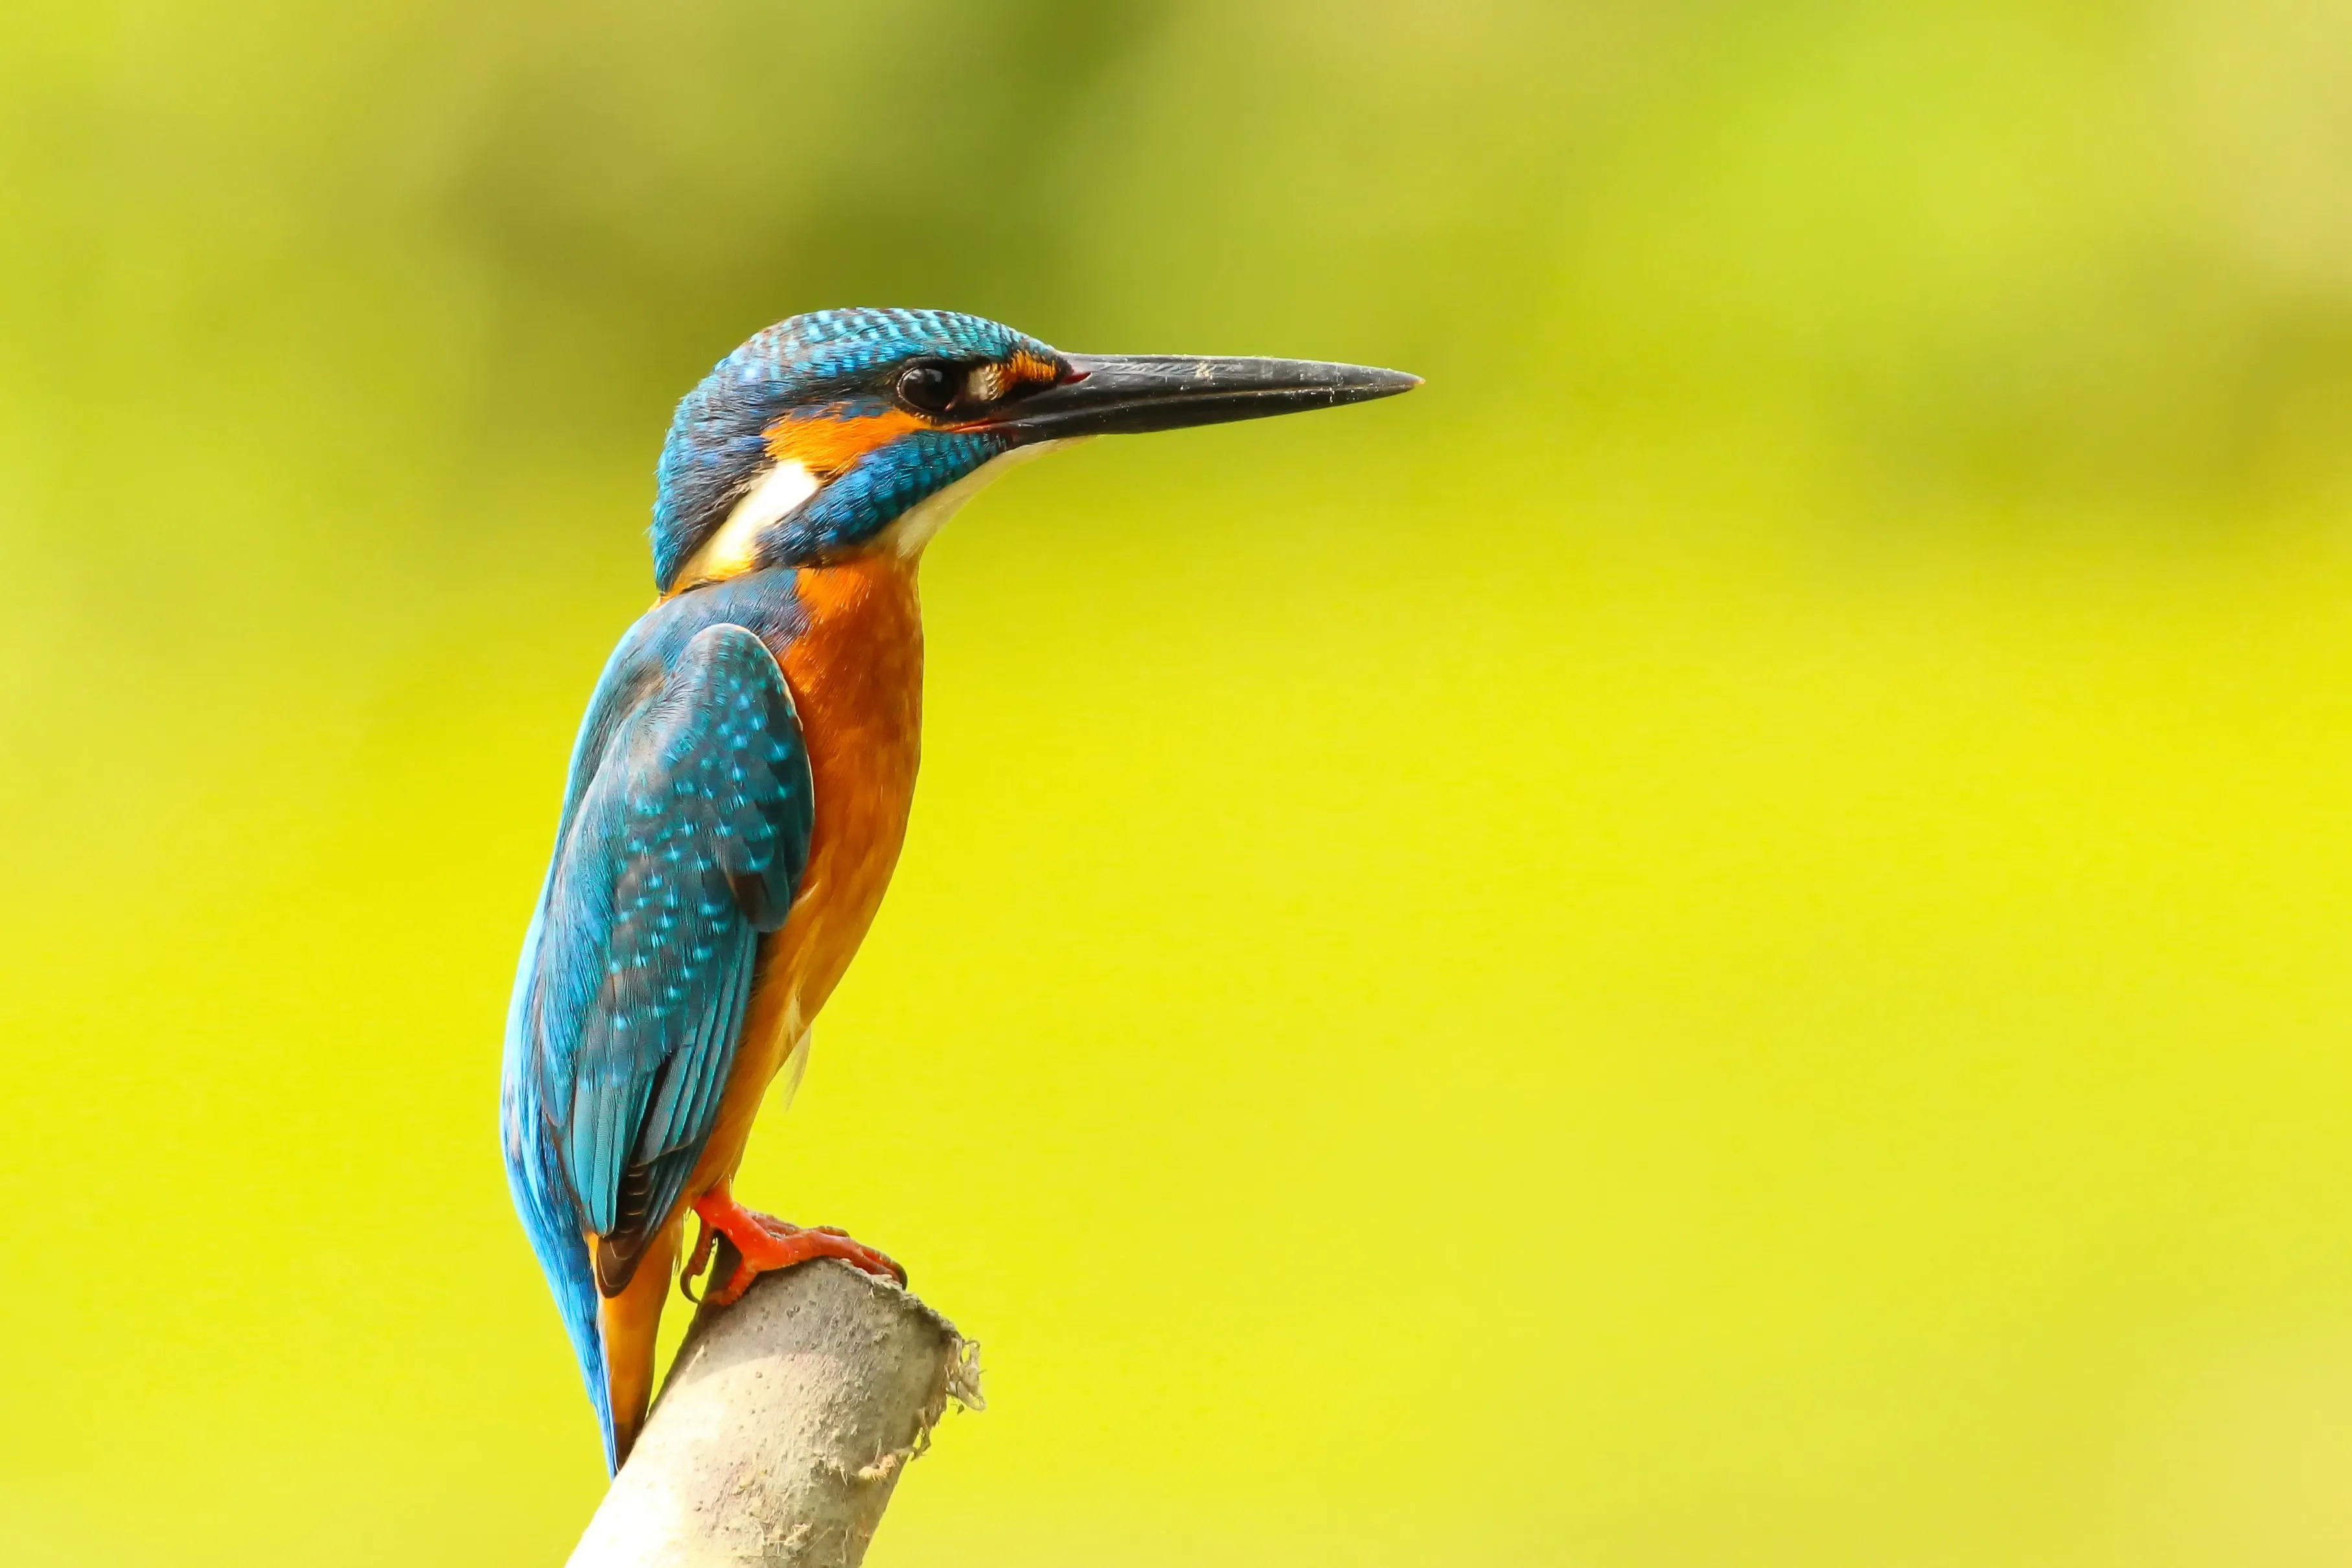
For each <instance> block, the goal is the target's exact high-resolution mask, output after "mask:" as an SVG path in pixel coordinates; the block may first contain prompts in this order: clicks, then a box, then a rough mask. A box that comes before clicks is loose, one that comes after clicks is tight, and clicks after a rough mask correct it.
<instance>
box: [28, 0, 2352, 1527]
mask: <svg viewBox="0 0 2352 1568" xmlns="http://www.w3.org/2000/svg"><path fill="white" fill-rule="evenodd" d="M2347 106H2352V9H2347V7H2346V6H2345V5H2340V4H2336V5H2298V4H2294V3H2292V0H2256V3H2254V4H2251V5H2248V4H2237V5H2224V4H2220V3H2218V0H2214V3H2206V4H2195V3H2189V0H2180V3H2178V4H2168V5H2167V4H2149V5H2129V4H2067V5H2052V4H2047V3H2034V4H2012V3H2008V0H1993V3H1991V4H1978V5H1949V6H1926V5H1861V4H1836V3H1808V0H1795V3H1777V4H1684V3H1665V4H1655V3H1649V4H1637V3H1632V0H1624V3H1616V4H1591V5H1549V4H1539V3H1536V0H1526V3H1521V4H1511V3H1507V0H1444V3H1437V0H1431V3H1427V4H1415V5H1407V4H1362V3H1342V0H1315V3H1303V4H1286V5H1255V4H1247V3H1244V0H1227V3H1224V4H1189V5H1178V4H1150V5H1143V4H1139V5H1087V4H1080V3H1078V0H1031V3H1026V4H1019V5H971V4H966V5H950V4H936V5H932V4H920V5H919V4H911V3H892V4H877V5H858V6H824V7H818V6H814V5H797V4H785V3H782V0H761V3H754V0H737V3H719V0H695V3H691V4H679V5H633V4H628V3H625V0H593V3H589V4H582V3H580V0H505V3H502V4H496V5H477V4H458V3H457V0H421V3H417V0H410V3H403V4H390V3H373V4H363V5H353V4H351V3H350V0H335V3H329V0H245V3H243V4H239V5H226V4H213V5H201V4H194V3H191V0H111V3H107V4H87V3H76V4H71V5H68V4H63V3H58V4H47V3H46V0H34V3H33V4H31V5H24V4H19V5H14V6H11V7H9V8H8V9H7V10H6V12H5V16H0V822H5V825H6V837H5V845H6V854H7V859H8V875H7V881H6V887H7V889H8V896H7V898H6V900H5V907H0V965H5V984H0V1052H5V1057H0V1065H4V1066H5V1073H0V1082H5V1086H6V1087H5V1090H0V1212H5V1214H6V1215H7V1216H8V1218H7V1220H6V1222H5V1249H4V1250H0V1257H5V1262H0V1283H5V1289H0V1347H5V1379H0V1538H5V1548H0V1555H5V1558H6V1560H7V1561H8V1562H10V1563H29V1564H37V1565H42V1568H47V1565H49V1564H64V1563H72V1564H81V1563H97V1564H114V1563H158V1564H162V1563H171V1564H192V1563H237V1564H248V1563H362V1564H366V1563H383V1564H392V1563H403V1564H405V1563H451V1564H462V1563H484V1564H488V1563H502V1564H503V1563H552V1562H555V1561H557V1560H559V1559H560V1557H561V1555H562V1552H563V1550H564V1549H565V1547H566V1546H567V1544H568V1542H569V1541H570V1539H571V1538H572V1534H573V1533H574V1532H575V1531H576V1530H577V1529H578V1527H579V1525H580V1524H581V1523H582V1521H583V1520H584V1518H585V1516H586V1514H587V1512H588V1510H590V1508H591V1507H592V1506H593V1501H594V1500H595V1497H596V1495H597V1491H598V1488H599V1485H600V1471H599V1467H598V1464H597V1461H596V1456H595V1447H594V1440H593V1434H592V1430H591V1426H590V1421H589V1417H588V1414H587V1411H586V1408H585V1406H584V1405H583V1401H582V1399H581V1397H580V1395H579V1393H578V1390H577V1388H576V1386H575V1385H574V1383H573V1380H572V1369H571V1363H570V1360H569V1356H568V1354H567V1352H566V1351H565V1350H564V1348H563V1346H562V1341H561V1337H560V1334H559V1331H558V1328H557V1325H556V1321H555V1319H554V1316H553V1313H552V1311H551V1309H550V1307H549V1305H548V1303H547V1301H546V1300H545V1296H544V1292H543V1290H542V1289H541V1284H540V1281H539V1279H538V1277H537V1275H536V1274H535V1272H534V1271H533V1268H532V1267H531V1264H530V1258H529V1255H528V1253H527V1251H526V1249H525V1247H524V1246H523V1245H522V1242H521V1239H520V1236H519V1234H518V1232H517V1230H516V1227H515V1226H514V1223H513V1221H512V1219H511V1217H510V1215H509V1212H508V1207H507V1200H506V1194H505V1192H504V1187H503V1182H502V1178H501V1176H500V1173H499V1168H498V1162H497V1157H496V1152H495V1146H494V1137H493V1101H494V1099H495V1079H496V1074H497V1063H496V1058H497V1054H498V1039H499V1029H500V1025H501V1021H502V1015H503V1009H504V1005H505V996H506V990H507V985H508V983H509V977H510V973H511V963H512V956H513V951H514V947H515V943H516V941H517V939H518V937H519V935H520V927H521V924H522V921H523V917H524V914H525V912H526V906H527V904H528V902H529V900H530V896H531V893H532V891H533V889H535V888H536V886H537V882H538V878H539V874H540V868H541V864H542V863H543V857H544V854H545V852H546V849H547V843H548V837H549V832H550V828H551V818H552V814H553V810H554V806H555V796H556V793H557V789H558V784H559V775H560V773H561V768H562V759H563V756H564V753H565V750H566V747H567V746H568V744H569V741H570V734H571V730H572V724H573V722H574V721H575V718H576V716H577V713H578V710H579V709H580V706H581V704H582V702H583V699H584V697H585V696H586V693H587V691H588V689H589V687H590V685H591V683H592V682H593V679H594V675H595V671H596V669H597V667H598V664H599V661H600V660H601V658H602V657H603V655H604V650H605V649H606V647H608V646H609V645H610V643H611V641H612V640H613V638H614V637H615V636H616V635H617V634H618V632H619V631H620V629H621V628H622V627H623V626H625V624H626V623H627V621H628V620H629V618H630V617H631V616H633V615H634V614H635V613H636V611H637V610H638V609H639V608H640V607H641V606H642V605H643V604H644V602H645V601H646V597H647V592H648V589H647V568H646V552H645V547H644V541H643V536H642V529H643V523H644V519H645V514H646V504H647V501H648V499H649V497H648V487H649V480H648V474H649V470H650V468H651V464H652V459H653V456H654V453H655V450H656V445H657V442H658V439H659V436H660V432H661V430H662V427H663V426H664V423H665V421H666V419H667V412H668V407H669V405H670V403H671V402H672V401H673V400H674V399H675V398H676V397H677V395H678V394H679V393H680V392H682V391H683V390H684V389H685V388H686V387H687V386H688V385H689V384H691V383H692V381H693V380H694V379H695V378H696V377H697V376H698V374H700V373H701V371H702V370H703V369H704V368H705V367H707V365H708V364H709V362H710V361H712V360H713V359H715V358H716V357H717V356H718V355H719V354H720V353H723V352H724V351H725V350H727V349H728V348H729V347H730V346H731V345H732V344H733V343H734V342H737V341H738V340H739V339H740V338H741V337H742V336H744V335H745V334H746V333H748V332H749V331H751V330H752V329H754V328H756V327H758V326H759V325H761V324H763V323H764V322H766V321H770V320H772V319H774V318H776V317H778V316H781V315H783V314H785V313H788V312H790V311H793V310H801V309H806V308H811V307H814V306H817V305H822V304H840V303H923V304H939V305H948V306H955V307H961V308H964V309H970V310H981V311H983V312H987V313H990V314H994V315H998V316H1001V317H1003V318H1005V319H1008V320H1011V321H1015V322H1017V323H1018V324H1020V325H1022V326H1023V327H1024V328H1026V329H1029V330H1031V331H1035V332H1037V333H1038V334H1040V335H1041V336H1044V337H1045V338H1047V339H1049V340H1050V341H1053V342H1058V343H1061V344H1064V345H1066V346H1069V347H1074V348H1085V349H1094V350H1118V349H1133V350H1164V349H1192V350H1202V351H1213V352H1258V353H1290V354H1308V355H1317V356H1326V357H1337V358H1349V359H1359V360H1366V361H1371V362H1374V363H1393V364H1400V365H1403V366H1406V367H1408V368H1411V369H1413V370H1416V371H1419V372H1421V373H1423V374H1425V375H1427V376H1428V377H1429V384H1428V386H1427V387H1426V388H1425V389H1424V390H1423V391H1422V392H1421V393H1418V394H1416V395H1414V396H1413V397H1412V398H1410V399H1406V400H1402V401H1400V402H1396V403H1391V404H1386V405H1381V406H1379V407H1377V408H1370V409H1362V410H1355V411H1351V412H1349V413H1346V414H1342V415H1332V416H1316V417H1313V418H1307V419H1298V420H1291V421H1282V422H1276V423H1272V424H1267V425H1261V426H1247V427H1238V428H1234V429H1230V430H1223V431H1214V432H1205V433H1200V434H1192V435H1185V436H1181V437H1162V438H1159V439H1156V440H1150V441H1144V440H1138V441H1133V442H1128V443H1111V442H1103V443H1097V444H1096V445H1094V446H1092V447H1088V448H1087V449H1086V450H1084V451H1082V452H1080V453H1077V454H1075V455H1072V456H1067V457H1064V458H1059V459H1057V460H1056V461H1055V462H1053V463H1051V464H1047V465H1044V466H1041V467H1040V468H1034V469H1030V470H1027V471H1025V472H1024V473H1023V474H1021V475H1020V476H1018V477H1017V478H1015V479H1013V480H1011V481H1009V482H1007V483H1006V484H1004V485H1003V486H1002V487H1001V488H1000V489H997V490H995V491H992V493H991V494H989V495H988V496H987V497H986V498H984V499H983V500H982V501H981V502H979V503H978V504H977V505H975V506H974V507H973V508H972V509H971V510H970V511H969V512H968V513H967V514H966V515H965V516H964V517H963V518H962V519H961V521H959V522H958V523H957V525H956V526H955V527H954V528H953V529H952V530H951V531H950V532H949V533H948V534H947V536H946V537H945V538H944V539H943V540H942V542H940V544H939V545H938V546H937V547H936V548H935V550H934V551H933V552H932V558H931V560H930V563H929V566H928V568H927V574H926V583H925V589H926V596H927V601H928V605H929V616H930V625H931V650H932V677H931V683H930V695H929V703H930V712H929V752H928V757H927V762H926V772H925V775H924V784H923V790H922V795H921V798H920V800H919V806H918V812H917V817H916V822H915V826H914V830H913V835H912V837H911V839H910V842H909V845H908V853H907V857H906V859H905V861H904V863H903V866H902V868H901V870H900V873H899V878H898V885H897V888H896V889H895V890H894V891H893V893H892V895H891V899H890V901H889V904H888V906H887V909H886V910H885V911H884V914H883V918H882V920H881V921H880V923H879V925H878V926H877V929H876V931H875V932H874V935H873V938H872V940H871V941H870V942H868V944H867V948H866V953H865V955H864V956H863V957H862V958H861V960H860V962H859V963H858V965H857V967H856V970H855V971H854V972H853V973H852V975H851V978H850V980H849V982H848V983H847V984H846V985H845V988H844V989H843V991H842V992H841V994H840V995H839V996H838V997H837V998H836V1000H835V1003H834V1005H833V1006H832V1007H831V1008H830V1009H829V1010H828V1012H827V1014H826V1015H825V1016H824V1020H823V1022H822V1024H821V1025H820V1026H819V1029H818V1031H817V1047H816V1051H815V1057H814V1066H813V1068H812V1071H811V1074H810V1077H809V1080H808V1084H807V1087H806V1089H805V1090H804V1091H803V1095H802V1098H801V1100H800V1102H799V1103H798V1105H796V1106H795V1107H794V1109H793V1112H792V1114H791V1116H790V1117H789V1119H785V1120H780V1121H772V1122H771V1123H769V1124H768V1125H766V1126H765V1127H763V1129H762V1131H761V1138H760V1140H759V1142H758V1143H757V1145H756V1147H755V1149H754V1151H753V1153H752V1157H751V1164H750V1167H749V1169H748V1171H747V1173H746V1177H745V1181H744V1187H745V1189H746V1191H747V1194H750V1195H751V1196H752V1197H753V1198H755V1199H756V1200H758V1201H761V1202H764V1203H766V1204H768V1205H772V1206H774V1207H777V1208H779V1209H781V1210H782V1211H784V1212H786V1213H789V1214H792V1215H799V1216H803V1217H805V1218H809V1219H822V1220H826V1221H834V1222H838V1223H842V1224H845V1225H848V1226H853V1227H855V1228H856V1230H858V1231H859V1232H860V1233H861V1234H863V1235H865V1236H866V1237H868V1238H869V1239H871V1240H874V1241H876V1242H877V1243H879V1244H882V1245H884V1246H886V1247H888V1248H889V1249H890V1250H892V1251H893V1252H895V1253H896V1254H897V1255H898V1257H900V1258H904V1259H907V1260H908V1261H909V1262H910V1263H911V1265H912V1266H913V1268H914V1271H915V1276H916V1279H917V1280H918V1281H919V1283H920V1284H921V1285H922V1286H923V1287H924V1289H926V1291H927V1293H929V1295H930V1296H931V1297H932V1298H933V1299H934V1300H937V1301H938V1302H939V1303H940V1304H941V1305H942V1306H943V1307H945V1308H946V1309H947V1310H950V1312H952V1313H953V1314H954V1315H955V1316H956V1317H957V1318H958V1319H959V1320H960V1321H962V1322H963V1323H964V1324H965V1325H966V1326H967V1327H968V1328H969V1329H971V1331H974V1332H975V1333H977V1334H978V1335H979V1336H981V1337H982V1340H983V1341H984V1342H985V1344H986V1347H987V1359H988V1372H989V1379H990V1393H991V1395H992V1408H991V1409H990V1410H989V1411H988V1413H987V1414H986V1415H984V1416H981V1417H964V1418H961V1419H959V1420H957V1421H956V1422H954V1423H953V1424H952V1425H951V1426H950V1427H949V1429H948V1430H947V1431H946V1432H945V1433H944V1434H943V1435H942V1436H941V1439H940V1443H939V1445H938V1447H937V1448H936V1450H935V1451H934V1453H933V1454H932V1455H931V1456H930V1457H929V1458H926V1459H925V1460H924V1461H923V1463H922V1464H921V1465H920V1466H919V1468H918V1469H917V1470H916V1471H915V1472H914V1473H913V1475H912V1477H911V1479H909V1481H908V1485H907V1486H906V1487H905V1489H903V1490H902V1492H901V1494H900V1497H899V1500H898V1503H897V1505H896V1507H895V1508H894V1510H893V1511H892V1514H891V1516H890V1519H889V1521H888V1523H887V1526H886V1528H885V1531H884V1533H883V1536H882V1538H881V1540H880V1542H878V1544H877V1553H876V1556H875V1559H874V1561H875V1562H876V1563H881V1564H888V1565H893V1568H915V1565H928V1564H947V1563H959V1564H962V1563H977V1564H986V1563H1073V1564H1076V1563H1142V1564H1157V1563H1171V1564H1172V1563H1253V1562H1264V1563H1277V1562H1278V1563H1325V1562H1328V1563H1366V1564H1385V1563H1415V1564H1420V1563H1460V1562H1473V1561H1500V1562H1545V1563H1551V1562H1558V1563H1591V1564H1610V1565H1617V1564H1622V1565H1627V1568H1633V1565H1641V1568H1670V1565H1676V1564H1723V1565H1731V1564H1741V1565H1746V1564H1765V1565H1778V1564H1788V1565H1792V1568H1793V1565H1800V1564H1801V1565H1806V1568H1816V1565H1824V1564H1856V1565H1860V1564H1888V1563H1899V1564H1906V1565H1907V1564H1920V1565H1929V1568H1940V1565H1945V1564H1951V1565H1959V1564H2019V1563H2024V1564H2053V1565H2054V1564H2116V1565H2124V1564H2130V1565H2132V1568H2151V1565H2153V1568H2166V1565H2174V1564H2178V1565H2183V1568H2188V1565H2200V1568H2201V1565H2212V1568H2273V1565H2276V1568H2301V1565H2305V1564H2310V1565H2320V1564H2336V1563H2345V1562H2347V1561H2352V831H2347V805H2352V442H2347V437H2352V174H2347V171H2352V109H2347Z"/></svg>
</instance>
